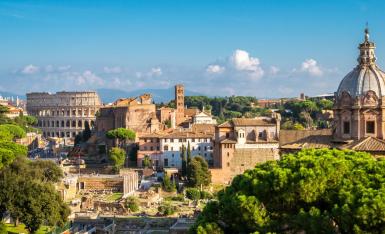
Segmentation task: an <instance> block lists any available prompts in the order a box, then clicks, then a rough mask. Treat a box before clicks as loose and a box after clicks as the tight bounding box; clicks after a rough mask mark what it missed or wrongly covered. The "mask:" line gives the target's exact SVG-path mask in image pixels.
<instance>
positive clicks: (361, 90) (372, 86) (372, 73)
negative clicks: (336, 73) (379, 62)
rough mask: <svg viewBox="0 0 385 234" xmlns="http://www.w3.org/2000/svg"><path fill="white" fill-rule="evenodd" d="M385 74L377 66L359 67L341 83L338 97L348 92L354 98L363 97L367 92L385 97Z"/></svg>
mask: <svg viewBox="0 0 385 234" xmlns="http://www.w3.org/2000/svg"><path fill="white" fill-rule="evenodd" d="M384 79H385V73H384V72H383V71H381V70H380V69H379V68H378V67H377V66H376V65H371V66H357V67H356V68H354V69H353V71H351V72H349V73H348V74H347V75H346V76H345V77H344V79H343V80H342V81H341V83H340V85H339V87H338V90H337V95H338V96H339V97H340V96H341V94H342V92H344V91H345V92H347V93H349V95H350V96H351V97H352V98H355V97H357V96H363V95H365V94H366V92H367V91H369V90H372V91H374V92H375V93H376V95H377V97H382V96H385V82H384Z"/></svg>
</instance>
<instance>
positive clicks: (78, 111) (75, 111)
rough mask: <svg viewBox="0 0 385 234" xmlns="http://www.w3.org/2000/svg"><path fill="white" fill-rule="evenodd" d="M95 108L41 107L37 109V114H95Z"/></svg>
mask: <svg viewBox="0 0 385 234" xmlns="http://www.w3.org/2000/svg"><path fill="white" fill-rule="evenodd" d="M95 113H96V109H95V108H74V109H72V108H71V109H52V110H50V109H43V110H39V112H38V116H64V117H75V116H79V117H80V116H95Z"/></svg>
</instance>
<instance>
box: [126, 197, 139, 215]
mask: <svg viewBox="0 0 385 234" xmlns="http://www.w3.org/2000/svg"><path fill="white" fill-rule="evenodd" d="M124 204H125V206H126V208H127V209H130V211H131V212H137V211H139V200H138V198H137V197H134V196H129V197H127V198H126V200H125V203H124Z"/></svg>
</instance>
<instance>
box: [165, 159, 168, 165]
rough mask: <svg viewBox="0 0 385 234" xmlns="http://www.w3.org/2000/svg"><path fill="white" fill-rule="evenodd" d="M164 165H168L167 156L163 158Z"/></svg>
mask: <svg viewBox="0 0 385 234" xmlns="http://www.w3.org/2000/svg"><path fill="white" fill-rule="evenodd" d="M164 166H165V167H168V158H165V159H164Z"/></svg>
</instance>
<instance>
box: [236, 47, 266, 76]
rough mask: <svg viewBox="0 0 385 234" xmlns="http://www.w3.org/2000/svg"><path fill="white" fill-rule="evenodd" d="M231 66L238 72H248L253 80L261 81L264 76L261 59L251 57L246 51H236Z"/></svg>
mask: <svg viewBox="0 0 385 234" xmlns="http://www.w3.org/2000/svg"><path fill="white" fill-rule="evenodd" d="M230 64H231V65H232V66H233V67H234V68H235V69H236V70H238V71H242V72H246V73H247V74H248V75H249V76H250V78H252V79H259V78H261V77H262V76H263V75H264V71H263V69H262V68H261V66H260V62H259V59H258V58H254V57H251V56H250V55H249V53H248V52H247V51H244V50H239V49H238V50H235V51H234V53H233V54H232V55H231V56H230Z"/></svg>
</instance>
